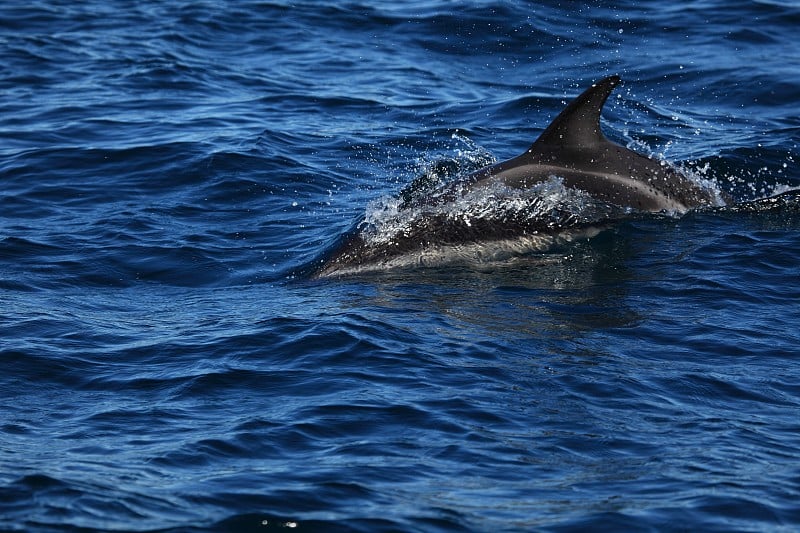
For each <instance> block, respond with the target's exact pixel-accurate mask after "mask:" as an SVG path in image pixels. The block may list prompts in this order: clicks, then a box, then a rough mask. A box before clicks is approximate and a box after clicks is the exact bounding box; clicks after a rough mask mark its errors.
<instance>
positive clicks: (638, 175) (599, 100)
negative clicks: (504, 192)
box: [468, 76, 714, 211]
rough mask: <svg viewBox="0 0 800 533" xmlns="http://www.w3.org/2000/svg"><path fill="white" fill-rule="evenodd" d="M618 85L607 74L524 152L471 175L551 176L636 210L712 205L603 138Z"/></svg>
mask: <svg viewBox="0 0 800 533" xmlns="http://www.w3.org/2000/svg"><path fill="white" fill-rule="evenodd" d="M620 82H621V80H620V78H619V76H609V77H607V78H605V79H603V80H600V81H599V82H597V83H595V84H594V85H592V86H591V87H590V88H589V89H587V90H586V91H584V93H583V94H581V95H580V96H578V97H577V98H576V99H575V100H573V101H572V102H571V103H570V104H569V105H568V106H567V107H566V108H565V109H564V110H563V111H562V112H561V113H560V114H559V115H558V116H557V117H556V118H555V120H553V122H552V123H551V124H550V125H549V126H548V127H547V129H545V131H544V132H543V133H542V134H541V135H540V136H539V138H538V139H537V140H536V142H534V143H533V144H532V145H531V147H530V148H528V150H527V151H525V153H523V154H521V155H519V156H517V157H515V158H514V159H510V160H508V161H504V162H502V163H499V164H497V165H494V166H491V167H488V168H485V169H482V170H479V171H477V172H476V173H474V174H473V175H472V176H471V177H470V178H468V181H469V182H472V183H473V184H474V185H473V186H476V185H477V184H478V183H480V182H483V181H485V180H501V181H502V182H504V183H505V184H507V185H509V186H512V187H517V188H526V187H530V186H531V185H533V184H535V183H538V182H541V181H544V180H546V179H548V178H550V177H552V176H557V177H560V178H562V179H563V180H564V184H565V185H567V186H569V187H573V188H576V189H580V190H583V191H585V192H587V193H589V194H590V195H592V196H593V197H595V198H597V199H599V200H603V201H607V202H611V203H613V204H615V205H620V206H627V207H632V208H635V209H638V210H642V211H686V210H688V209H690V208H692V207H696V206H699V205H704V204H710V203H713V201H714V197H713V196H712V194H711V193H710V192H709V191H706V190H705V189H702V188H701V187H699V186H698V185H697V184H695V183H694V182H692V181H691V180H690V179H688V178H687V177H686V176H683V175H682V174H680V173H678V172H676V171H675V170H673V169H672V168H671V167H670V166H669V165H667V164H666V163H663V162H661V161H655V160H652V159H650V158H648V157H645V156H643V155H641V154H638V153H636V152H634V151H633V150H629V149H627V148H625V147H624V146H621V145H619V144H617V143H614V142H612V141H610V140H608V139H607V138H606V137H605V135H603V132H602V130H601V129H600V114H601V111H602V109H603V105H604V104H605V102H606V100H607V99H608V96H609V95H610V94H611V91H612V90H613V89H614V87H616V86H617V85H619V83H620Z"/></svg>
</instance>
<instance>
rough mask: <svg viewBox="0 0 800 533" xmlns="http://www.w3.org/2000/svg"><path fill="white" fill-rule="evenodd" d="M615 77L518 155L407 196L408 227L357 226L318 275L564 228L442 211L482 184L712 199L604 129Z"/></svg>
mask: <svg viewBox="0 0 800 533" xmlns="http://www.w3.org/2000/svg"><path fill="white" fill-rule="evenodd" d="M620 83H621V79H620V78H619V76H609V77H607V78H604V79H602V80H600V81H598V82H597V83H595V84H594V85H592V86H591V87H589V88H588V89H587V90H586V91H584V92H583V94H581V95H580V96H578V97H577V98H576V99H575V100H573V101H572V102H571V103H570V104H569V105H568V106H567V107H566V108H565V109H564V110H563V111H562V112H561V113H560V114H559V115H558V116H557V117H556V118H555V120H553V122H552V123H551V124H550V125H549V126H548V127H547V129H545V131H544V132H543V133H542V134H541V135H540V136H539V138H538V139H537V140H536V141H535V142H534V143H533V144H532V145H531V146H530V148H528V150H526V151H525V152H524V153H523V154H521V155H519V156H517V157H515V158H513V159H509V160H508V161H503V162H501V163H497V164H495V165H491V166H488V167H485V168H482V169H480V170H478V171H476V172H474V173H472V174H470V175H468V176H466V177H464V178H461V179H458V180H456V181H453V182H451V183H448V184H446V185H444V186H443V187H441V188H440V189H439V190H436V191H435V192H433V193H430V191H428V192H429V193H430V194H420V195H417V197H414V198H411V199H408V198H407V199H406V200H407V201H405V202H404V203H403V204H401V209H408V210H411V209H417V210H426V209H427V210H428V212H427V213H426V214H425V216H424V217H420V218H419V219H418V220H417V223H416V224H414V225H413V227H411V228H403V229H400V230H398V231H397V232H396V234H395V235H393V236H392V238H390V239H386V238H383V239H378V240H376V239H374V238H371V236H370V235H369V234H368V232H367V231H365V230H364V229H363V228H361V227H360V226H359V227H356V228H355V229H354V230H353V231H352V232H351V233H350V234H349V235H347V236H346V237H345V238H344V239H343V240H342V241H341V243H339V244H338V245H337V247H336V248H335V249H333V250H332V252H331V253H330V254H329V257H328V258H327V259H326V260H324V261H323V262H322V265H321V267H320V268H319V269H318V270H317V272H316V275H317V276H330V275H339V274H346V273H353V272H359V271H363V270H379V269H382V268H389V267H391V266H395V265H401V264H404V265H409V264H426V261H425V259H426V258H430V257H432V256H433V255H435V254H436V253H438V252H441V251H442V250H444V249H445V248H447V247H455V248H457V249H460V250H463V249H464V248H465V246H466V245H469V244H477V243H481V242H490V241H495V242H497V241H501V240H502V241H508V240H509V239H511V238H515V239H521V240H522V241H525V242H529V241H531V240H534V241H536V240H537V239H541V238H543V237H544V236H545V235H547V234H548V233H550V234H555V233H558V232H559V231H563V230H564V229H565V228H564V226H563V225H559V224H556V225H553V224H542V220H521V219H520V217H511V219H510V220H509V217H507V216H505V217H503V218H502V219H501V220H497V219H491V218H489V219H486V218H480V219H479V220H473V221H472V222H470V221H466V222H465V223H463V224H456V223H454V222H453V220H449V219H448V217H445V216H442V211H441V209H440V207H441V206H442V205H443V204H447V203H450V202H456V201H459V200H460V199H463V198H465V197H467V196H468V195H470V194H474V193H475V192H476V191H480V190H484V189H486V190H490V189H492V190H497V189H498V188H500V189H502V190H506V191H512V192H513V191H531V190H535V188H536V187H537V186H541V185H542V184H543V183H545V182H547V181H548V180H552V179H554V178H557V179H559V180H561V183H563V186H564V187H566V188H568V189H574V190H577V191H582V194H585V195H588V196H589V197H591V198H592V199H594V200H596V201H597V202H598V203H603V204H606V205H609V206H615V207H618V208H623V209H626V210H635V211H644V212H662V211H663V212H670V213H675V212H677V213H682V212H685V211H687V210H689V209H691V208H694V207H698V206H702V205H713V204H715V203H717V196H716V194H715V192H714V191H712V190H708V189H704V188H702V187H700V186H699V185H698V184H697V183H695V182H694V181H692V180H690V179H689V178H687V177H686V176H684V175H682V174H681V173H679V172H677V171H675V170H674V169H673V168H672V167H671V166H669V165H667V164H666V163H663V162H661V161H658V160H654V159H650V158H648V157H645V156H643V155H641V154H638V153H636V152H634V151H632V150H629V149H628V148H625V147H624V146H621V145H619V144H616V143H614V142H612V141H610V140H608V139H607V138H606V137H605V135H603V132H602V131H601V129H600V114H601V111H602V109H603V105H604V104H605V102H606V100H607V99H608V97H609V95H610V94H611V92H612V91H613V89H614V87H616V86H617V85H619V84H620ZM437 207H439V209H437ZM523 218H524V217H523ZM548 230H551V231H548ZM537 242H538V241H537ZM473 251H474V250H473ZM401 258H405V259H401Z"/></svg>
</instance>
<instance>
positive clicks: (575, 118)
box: [528, 75, 622, 156]
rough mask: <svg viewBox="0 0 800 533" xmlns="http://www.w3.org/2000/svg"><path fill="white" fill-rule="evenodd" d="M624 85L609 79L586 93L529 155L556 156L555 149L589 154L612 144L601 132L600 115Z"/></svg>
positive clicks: (593, 86) (536, 143)
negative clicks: (549, 154)
mask: <svg viewBox="0 0 800 533" xmlns="http://www.w3.org/2000/svg"><path fill="white" fill-rule="evenodd" d="M621 82H622V79H621V78H620V77H619V76H616V75H615V76H609V77H607V78H603V79H602V80H600V81H598V82H596V83H595V84H594V85H592V86H591V87H589V88H588V89H586V90H585V91H584V92H583V93H582V94H581V95H580V96H578V97H577V98H575V100H573V101H572V102H570V104H569V105H568V106H567V107H566V108H564V110H563V111H562V112H561V113H560V114H559V115H558V116H557V117H556V118H555V120H553V122H552V123H550V125H549V126H548V127H547V129H546V130H544V132H543V133H542V134H541V135H540V136H539V138H538V139H536V142H534V143H533V144H532V145H531V147H530V148H529V149H528V154H530V155H532V156H536V155H537V154H543V153H552V152H553V151H554V149H555V150H556V151H561V150H565V149H566V150H575V149H578V150H580V149H583V150H586V149H591V148H597V147H598V145H600V144H602V143H605V142H609V141H608V140H607V139H606V138H605V136H604V135H603V132H602V131H600V113H601V112H602V110H603V104H605V102H606V100H607V99H608V96H609V95H610V94H611V91H613V90H614V87H616V86H617V85H619V84H620V83H621Z"/></svg>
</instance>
